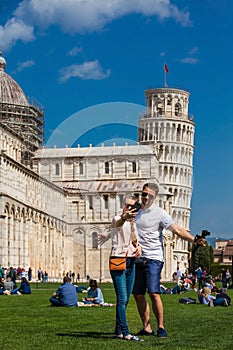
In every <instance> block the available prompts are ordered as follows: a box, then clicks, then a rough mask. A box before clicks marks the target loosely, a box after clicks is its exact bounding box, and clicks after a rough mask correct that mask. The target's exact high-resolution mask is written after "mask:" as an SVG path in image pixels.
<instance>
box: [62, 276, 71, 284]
mask: <svg viewBox="0 0 233 350" xmlns="http://www.w3.org/2000/svg"><path fill="white" fill-rule="evenodd" d="M67 282H68V283H70V282H71V279H70V277H68V276H65V277H64V278H63V283H64V284H65V283H67Z"/></svg>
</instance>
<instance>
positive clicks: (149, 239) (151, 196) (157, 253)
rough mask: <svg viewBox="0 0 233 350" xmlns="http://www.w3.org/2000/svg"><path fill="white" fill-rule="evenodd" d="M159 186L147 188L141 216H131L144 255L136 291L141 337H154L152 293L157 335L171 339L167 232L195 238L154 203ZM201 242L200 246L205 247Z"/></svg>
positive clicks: (140, 212)
mask: <svg viewBox="0 0 233 350" xmlns="http://www.w3.org/2000/svg"><path fill="white" fill-rule="evenodd" d="M158 192H159V187H158V186H157V185H156V184H154V183H147V184H145V185H144V186H143V189H142V194H141V201H142V208H141V210H140V211H139V213H138V214H137V215H136V214H132V213H131V212H130V213H128V214H127V215H128V216H130V215H134V216H135V223H136V226H137V230H138V243H139V245H140V246H141V248H142V255H141V257H140V258H139V259H138V261H137V263H136V277H135V284H134V289H133V294H134V298H135V300H136V303H137V308H138V312H139V315H140V317H141V320H142V323H143V329H141V330H140V331H139V332H138V335H154V331H153V330H152V327H151V322H150V307H149V304H148V302H147V299H146V296H145V295H146V292H148V294H149V296H150V299H151V302H152V309H153V312H154V315H155V317H156V320H157V326H158V328H157V336H158V337H160V338H165V337H167V333H166V331H165V329H164V323H163V304H162V301H161V298H160V276H161V271H162V268H163V264H164V248H163V229H167V230H169V231H171V232H172V233H174V234H176V235H177V236H179V237H180V238H181V239H184V240H187V241H189V242H192V243H194V239H195V238H194V237H193V236H192V235H191V234H190V233H189V232H188V231H186V230H185V229H183V228H182V227H180V226H178V225H177V224H175V223H174V221H173V219H172V218H171V216H170V215H169V214H168V213H167V212H166V211H165V210H164V209H161V208H160V207H158V206H157V205H156V204H155V203H154V200H155V198H156V196H157V194H158ZM204 242H205V240H204V239H200V240H199V241H198V244H204ZM195 244H196V241H195Z"/></svg>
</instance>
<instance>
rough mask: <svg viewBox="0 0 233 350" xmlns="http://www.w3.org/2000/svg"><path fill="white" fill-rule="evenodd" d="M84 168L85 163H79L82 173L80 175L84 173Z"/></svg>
mask: <svg viewBox="0 0 233 350" xmlns="http://www.w3.org/2000/svg"><path fill="white" fill-rule="evenodd" d="M83 170H84V168H83V163H82V162H80V163H79V174H80V175H83V173H84V171H83Z"/></svg>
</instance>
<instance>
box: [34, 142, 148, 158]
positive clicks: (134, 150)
mask: <svg viewBox="0 0 233 350" xmlns="http://www.w3.org/2000/svg"><path fill="white" fill-rule="evenodd" d="M145 154H148V155H153V154H154V149H153V147H152V146H150V145H133V146H98V147H91V146H90V147H77V148H68V147H67V148H48V149H47V148H44V149H40V150H38V151H36V153H35V157H34V159H36V158H40V159H41V158H45V159H48V158H73V157H101V156H102V157H109V156H124V155H128V156H131V155H132V156H140V155H145Z"/></svg>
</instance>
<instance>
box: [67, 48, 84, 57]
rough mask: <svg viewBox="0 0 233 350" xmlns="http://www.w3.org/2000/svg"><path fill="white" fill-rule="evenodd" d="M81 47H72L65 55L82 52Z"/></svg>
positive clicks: (74, 54)
mask: <svg viewBox="0 0 233 350" xmlns="http://www.w3.org/2000/svg"><path fill="white" fill-rule="evenodd" d="M82 51H83V49H82V47H77V46H75V47H73V48H72V49H71V50H70V51H69V52H67V56H76V55H77V54H78V53H80V52H82Z"/></svg>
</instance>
